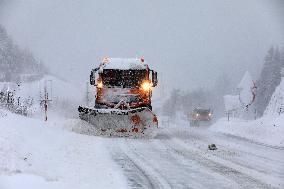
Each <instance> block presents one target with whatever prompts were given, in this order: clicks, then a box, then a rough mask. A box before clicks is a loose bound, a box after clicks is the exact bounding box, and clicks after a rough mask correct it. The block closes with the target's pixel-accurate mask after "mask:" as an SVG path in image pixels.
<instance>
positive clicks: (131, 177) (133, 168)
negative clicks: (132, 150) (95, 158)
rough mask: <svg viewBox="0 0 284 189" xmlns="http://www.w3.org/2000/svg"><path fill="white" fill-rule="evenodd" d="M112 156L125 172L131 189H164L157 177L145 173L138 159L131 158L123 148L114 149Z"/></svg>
mask: <svg viewBox="0 0 284 189" xmlns="http://www.w3.org/2000/svg"><path fill="white" fill-rule="evenodd" d="M111 154H112V157H113V159H114V161H115V162H116V163H117V164H118V165H119V166H120V167H121V168H122V170H123V171H124V173H125V176H126V177H127V180H128V183H129V185H130V187H131V188H149V189H156V188H164V187H162V184H161V183H160V182H159V179H158V178H157V177H155V176H153V175H150V174H149V172H147V171H145V167H141V166H140V165H139V164H138V163H137V158H133V157H130V156H129V153H128V152H127V153H126V152H124V150H123V149H122V148H121V147H112V152H111Z"/></svg>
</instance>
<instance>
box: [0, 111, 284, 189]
mask: <svg viewBox="0 0 284 189" xmlns="http://www.w3.org/2000/svg"><path fill="white" fill-rule="evenodd" d="M6 114H8V115H7V116H4V117H1V118H0V120H1V121H0V129H1V132H0V155H1V156H0V188H1V189H18V188H21V189H24V188H48V189H64V188H68V189H70V188H76V189H77V188H80V189H81V188H82V189H89V188H90V189H91V188H94V187H95V188H126V187H127V186H128V187H129V188H250V189H251V188H279V189H280V188H284V183H283V181H284V158H283V157H284V149H283V147H277V146H271V145H266V144H262V143H256V142H252V141H249V140H247V139H243V138H240V137H235V136H231V135H226V134H221V133H214V132H212V131H210V129H208V128H202V127H200V128H190V127H186V126H185V125H182V124H181V125H177V126H169V127H167V128H165V127H160V128H159V130H158V131H157V136H156V137H155V138H152V139H130V138H107V137H99V136H87V135H83V134H78V133H74V132H70V131H74V130H73V129H74V127H77V126H78V124H79V125H81V126H82V127H84V125H86V123H83V122H82V121H79V120H64V119H55V118H54V120H51V121H50V122H48V123H45V122H43V121H41V120H38V119H34V118H26V117H22V116H18V115H14V114H10V113H7V112H6ZM70 128H71V129H70ZM211 143H215V144H216V145H217V148H218V149H217V150H215V151H210V150H208V149H207V148H208V144H211Z"/></svg>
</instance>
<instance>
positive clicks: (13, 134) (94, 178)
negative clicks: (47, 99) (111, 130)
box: [0, 110, 127, 189]
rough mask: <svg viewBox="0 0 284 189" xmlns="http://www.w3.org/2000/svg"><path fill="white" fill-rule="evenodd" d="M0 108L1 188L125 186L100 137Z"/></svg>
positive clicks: (58, 123)
mask: <svg viewBox="0 0 284 189" xmlns="http://www.w3.org/2000/svg"><path fill="white" fill-rule="evenodd" d="M0 111H1V112H2V113H1V115H3V116H1V117H0V130H1V132H0V188H1V189H14V188H21V189H24V188H29V189H30V188H43V189H45V188H48V189H53V188H56V189H57V188H60V189H62V188H66V189H67V188H68V189H72V188H74V189H78V188H80V189H81V188H82V189H85V188H86V189H89V188H90V189H91V188H92V189H93V188H94V187H95V188H126V186H127V185H126V181H125V178H124V177H123V176H122V175H123V174H122V173H121V172H120V169H119V168H118V167H116V166H117V165H116V164H115V163H114V162H113V161H112V160H111V157H110V155H109V152H108V151H107V149H106V148H105V146H104V143H103V141H102V140H103V139H101V138H97V137H90V136H86V135H79V134H75V133H72V132H69V131H68V130H66V129H64V124H65V123H66V121H64V120H56V122H52V121H49V122H48V123H46V122H43V121H40V120H36V119H32V118H26V117H22V116H19V115H15V114H11V113H9V112H4V111H3V110H0ZM104 140H105V139H104Z"/></svg>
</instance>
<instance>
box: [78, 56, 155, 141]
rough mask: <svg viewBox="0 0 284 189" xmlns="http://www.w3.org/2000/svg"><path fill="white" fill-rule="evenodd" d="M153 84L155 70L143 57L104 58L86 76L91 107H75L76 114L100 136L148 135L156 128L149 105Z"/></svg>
mask: <svg viewBox="0 0 284 189" xmlns="http://www.w3.org/2000/svg"><path fill="white" fill-rule="evenodd" d="M157 83H158V80H157V72H155V71H154V70H151V69H150V68H149V66H148V65H147V64H146V62H145V61H144V59H143V58H141V59H137V58H132V59H121V58H104V59H103V61H102V63H101V64H100V65H99V67H97V68H95V69H93V70H92V71H91V75H90V84H91V85H93V86H95V88H96V90H95V91H96V92H95V94H96V96H95V97H96V98H95V106H94V107H83V106H79V108H78V111H79V117H80V118H81V119H82V120H85V121H87V122H89V123H90V124H92V126H94V127H95V129H96V130H97V131H99V132H100V134H102V135H119V136H121V135H122V136H130V135H133V134H141V135H147V134H150V133H151V132H152V131H153V129H155V128H157V127H158V119H157V116H156V115H155V114H154V113H153V112H152V105H151V97H152V89H153V87H155V86H157Z"/></svg>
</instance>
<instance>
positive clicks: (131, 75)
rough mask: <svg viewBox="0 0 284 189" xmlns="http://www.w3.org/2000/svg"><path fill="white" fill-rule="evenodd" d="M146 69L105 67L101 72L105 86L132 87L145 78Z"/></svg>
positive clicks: (137, 85)
mask: <svg viewBox="0 0 284 189" xmlns="http://www.w3.org/2000/svg"><path fill="white" fill-rule="evenodd" d="M146 76H147V70H114V69H105V70H104V71H103V73H102V74H101V77H102V79H103V84H104V85H105V86H112V87H123V88H134V87H139V86H140V85H141V83H142V82H143V80H145V79H147V77H146Z"/></svg>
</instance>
